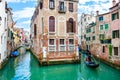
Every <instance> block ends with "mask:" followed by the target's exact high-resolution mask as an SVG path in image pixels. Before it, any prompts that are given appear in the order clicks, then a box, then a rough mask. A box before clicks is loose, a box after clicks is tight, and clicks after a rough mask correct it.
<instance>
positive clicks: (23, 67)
mask: <svg viewBox="0 0 120 80" xmlns="http://www.w3.org/2000/svg"><path fill="white" fill-rule="evenodd" d="M14 68H15V76H14V77H13V78H12V80H29V77H30V75H31V73H30V54H24V55H21V56H20V57H17V58H16V59H15V60H14Z"/></svg>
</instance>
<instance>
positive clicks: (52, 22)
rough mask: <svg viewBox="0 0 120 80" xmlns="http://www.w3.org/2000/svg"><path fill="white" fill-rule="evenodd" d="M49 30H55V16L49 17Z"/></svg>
mask: <svg viewBox="0 0 120 80" xmlns="http://www.w3.org/2000/svg"><path fill="white" fill-rule="evenodd" d="M49 32H55V18H54V16H50V17H49Z"/></svg>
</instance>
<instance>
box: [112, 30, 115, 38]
mask: <svg viewBox="0 0 120 80" xmlns="http://www.w3.org/2000/svg"><path fill="white" fill-rule="evenodd" d="M112 38H113V39H114V38H115V35H114V31H112Z"/></svg>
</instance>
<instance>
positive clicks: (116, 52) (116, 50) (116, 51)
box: [114, 47, 118, 56]
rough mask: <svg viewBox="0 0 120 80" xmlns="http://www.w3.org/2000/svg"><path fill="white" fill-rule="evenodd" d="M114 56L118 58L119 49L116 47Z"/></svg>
mask: <svg viewBox="0 0 120 80" xmlns="http://www.w3.org/2000/svg"><path fill="white" fill-rule="evenodd" d="M114 55H116V56H118V47H114Z"/></svg>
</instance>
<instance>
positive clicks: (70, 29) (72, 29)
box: [67, 18, 76, 33]
mask: <svg viewBox="0 0 120 80" xmlns="http://www.w3.org/2000/svg"><path fill="white" fill-rule="evenodd" d="M67 32H71V33H75V32H76V22H75V21H73V19H72V18H70V19H69V21H67Z"/></svg>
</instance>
